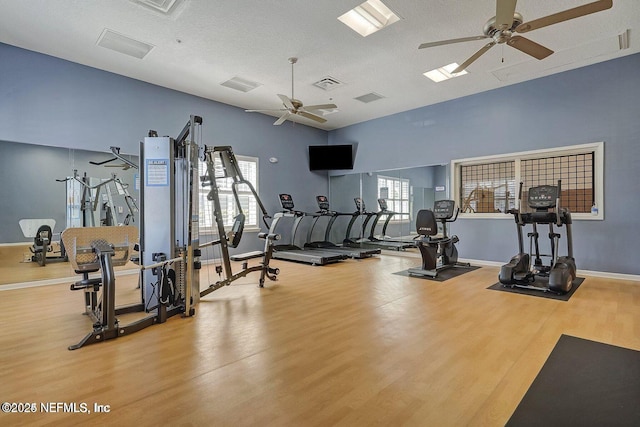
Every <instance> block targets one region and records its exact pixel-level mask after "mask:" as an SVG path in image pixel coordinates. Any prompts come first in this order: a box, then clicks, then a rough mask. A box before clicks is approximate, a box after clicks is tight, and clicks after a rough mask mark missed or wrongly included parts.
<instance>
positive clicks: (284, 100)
mask: <svg viewBox="0 0 640 427" xmlns="http://www.w3.org/2000/svg"><path fill="white" fill-rule="evenodd" d="M278 98H280V99H281V100H282V103H283V104H284V106H285V107H287V108H288V109H289V110H295V108H294V106H293V104H292V103H291V99H289V97H288V96H286V95H281V94H278Z"/></svg>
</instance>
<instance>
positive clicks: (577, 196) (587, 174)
mask: <svg viewBox="0 0 640 427" xmlns="http://www.w3.org/2000/svg"><path fill="white" fill-rule="evenodd" d="M593 161H594V155H593V152H590V153H582V154H574V155H567V156H554V157H543V158H538V159H526V160H522V163H521V165H520V168H521V176H522V182H523V185H522V189H523V195H522V200H523V203H522V205H523V206H522V211H526V208H527V204H526V197H525V196H526V191H527V189H529V188H531V187H537V186H539V185H557V184H558V180H559V179H560V180H562V183H561V190H562V194H561V196H560V206H561V207H563V208H568V209H569V211H570V212H572V213H588V212H590V211H591V207H592V206H593V205H594V203H595V194H594V189H595V183H594V174H593V170H594V164H593Z"/></svg>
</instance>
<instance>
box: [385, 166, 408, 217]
mask: <svg viewBox="0 0 640 427" xmlns="http://www.w3.org/2000/svg"><path fill="white" fill-rule="evenodd" d="M378 198H379V199H385V200H386V201H387V208H388V209H389V210H390V211H391V212H395V215H394V216H393V217H392V218H391V221H408V220H409V212H411V210H410V209H409V180H408V179H401V178H394V177H390V176H383V175H378Z"/></svg>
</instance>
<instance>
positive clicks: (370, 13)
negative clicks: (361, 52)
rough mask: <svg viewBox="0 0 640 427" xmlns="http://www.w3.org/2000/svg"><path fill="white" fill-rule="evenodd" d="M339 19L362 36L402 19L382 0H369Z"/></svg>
mask: <svg viewBox="0 0 640 427" xmlns="http://www.w3.org/2000/svg"><path fill="white" fill-rule="evenodd" d="M338 20H339V21H340V22H342V23H343V24H345V25H346V26H347V27H349V28H351V29H352V30H353V31H355V32H356V33H358V34H360V35H361V36H362V37H367V36H368V35H370V34H373V33H375V32H376V31H379V30H381V29H383V28H386V27H388V26H389V25H391V24H394V23H396V22H398V21H399V20H400V17H399V16H398V15H396V14H395V13H394V12H393V11H392V10H391V9H389V8H388V7H387V6H386V5H385V4H384V3H382V1H380V0H367V1H365V2H364V3H362V4H360V5H359V6H356V7H354V8H353V9H351V10H350V11H348V12H346V13H345V14H343V15H341V16H339V17H338Z"/></svg>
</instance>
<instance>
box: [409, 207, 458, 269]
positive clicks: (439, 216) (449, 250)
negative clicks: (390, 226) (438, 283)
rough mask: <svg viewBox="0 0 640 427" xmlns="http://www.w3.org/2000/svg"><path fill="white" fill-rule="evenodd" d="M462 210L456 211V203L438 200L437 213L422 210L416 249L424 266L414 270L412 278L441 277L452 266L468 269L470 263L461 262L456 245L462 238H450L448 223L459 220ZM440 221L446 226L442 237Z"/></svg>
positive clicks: (417, 228) (418, 220)
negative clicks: (441, 273) (418, 250)
mask: <svg viewBox="0 0 640 427" xmlns="http://www.w3.org/2000/svg"><path fill="white" fill-rule="evenodd" d="M459 212H460V209H458V208H456V206H455V202H454V201H453V200H438V201H436V202H435V203H434V205H433V210H429V209H421V210H420V211H418V215H417V216H416V231H417V233H418V237H417V238H416V239H419V240H416V246H417V247H418V249H420V254H421V255H422V267H421V268H410V269H409V270H408V271H409V275H410V276H428V277H433V278H435V277H437V276H438V272H440V271H442V270H444V269H447V268H451V267H468V266H469V264H468V263H460V262H458V249H457V248H456V243H458V241H459V240H460V239H458V236H455V235H454V236H448V235H447V223H448V222H454V221H455V220H456V219H457V218H458V213H459ZM438 222H440V223H441V224H442V236H440V237H434V236H436V235H437V234H438Z"/></svg>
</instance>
